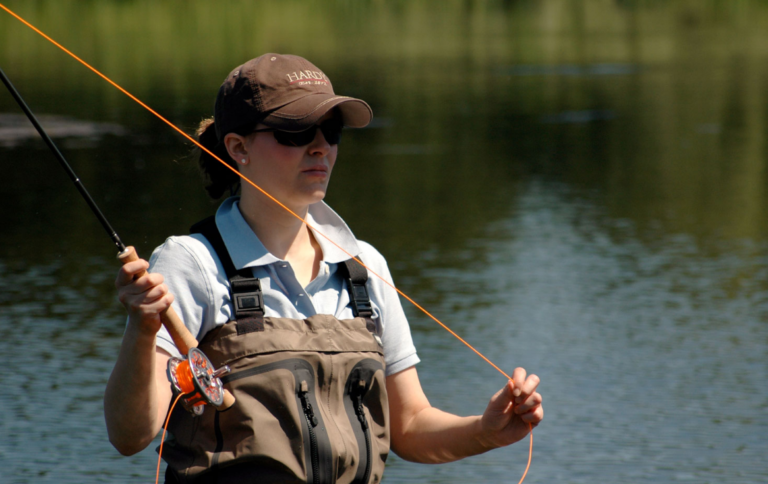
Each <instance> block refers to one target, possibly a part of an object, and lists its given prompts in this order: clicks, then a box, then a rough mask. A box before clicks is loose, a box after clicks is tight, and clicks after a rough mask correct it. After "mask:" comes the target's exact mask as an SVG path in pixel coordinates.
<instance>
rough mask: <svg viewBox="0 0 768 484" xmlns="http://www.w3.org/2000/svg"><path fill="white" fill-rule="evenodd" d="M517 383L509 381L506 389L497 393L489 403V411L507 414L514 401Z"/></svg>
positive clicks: (505, 386)
mask: <svg viewBox="0 0 768 484" xmlns="http://www.w3.org/2000/svg"><path fill="white" fill-rule="evenodd" d="M514 390H515V383H514V382H513V381H512V380H509V381H508V382H507V384H506V385H504V387H503V388H502V389H501V390H499V391H498V392H496V393H495V394H494V395H493V396H492V397H491V401H490V402H489V403H488V411H490V412H494V413H506V412H508V411H509V410H510V407H511V406H512V402H513V401H514V396H513V394H514Z"/></svg>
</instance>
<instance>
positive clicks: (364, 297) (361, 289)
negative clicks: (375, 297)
mask: <svg viewBox="0 0 768 484" xmlns="http://www.w3.org/2000/svg"><path fill="white" fill-rule="evenodd" d="M347 283H348V284H349V287H351V288H352V291H350V292H351V295H352V309H353V310H354V313H355V316H357V317H363V318H370V317H371V316H373V307H372V306H371V298H370V297H369V296H368V288H367V287H366V286H365V283H362V284H360V283H355V282H353V281H352V279H351V278H350V279H347Z"/></svg>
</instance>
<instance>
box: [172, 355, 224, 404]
mask: <svg viewBox="0 0 768 484" xmlns="http://www.w3.org/2000/svg"><path fill="white" fill-rule="evenodd" d="M228 372H229V367H228V366H226V365H224V366H222V367H221V368H219V369H218V370H215V369H214V368H213V363H211V360H209V359H208V357H207V356H205V353H203V352H202V351H200V350H199V349H197V348H190V349H189V354H188V355H187V357H186V358H183V359H182V358H176V357H171V358H170V359H169V360H168V370H167V374H168V380H170V382H171V386H172V387H173V390H174V392H175V393H181V394H183V395H189V396H187V397H186V398H184V399H183V400H182V401H183V402H184V404H185V407H186V408H187V409H188V410H190V411H191V412H192V413H194V414H195V415H202V414H203V410H204V406H205V404H209V405H212V406H214V407H216V408H220V407H222V406H223V405H224V403H225V402H224V400H225V394H226V393H228V392H226V390H224V386H223V385H222V383H221V380H220V379H219V377H220V376H221V375H223V374H225V373H228Z"/></svg>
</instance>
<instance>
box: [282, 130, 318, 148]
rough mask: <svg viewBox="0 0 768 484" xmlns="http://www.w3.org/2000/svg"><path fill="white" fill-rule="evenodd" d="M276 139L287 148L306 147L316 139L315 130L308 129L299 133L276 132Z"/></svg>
mask: <svg viewBox="0 0 768 484" xmlns="http://www.w3.org/2000/svg"><path fill="white" fill-rule="evenodd" d="M275 139H276V140H277V142H278V143H280V144H281V145H285V146H306V145H308V144H309V143H311V142H312V140H313V139H315V130H314V129H308V130H305V131H299V132H298V133H289V132H287V131H275Z"/></svg>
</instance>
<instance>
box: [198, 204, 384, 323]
mask: <svg viewBox="0 0 768 484" xmlns="http://www.w3.org/2000/svg"><path fill="white" fill-rule="evenodd" d="M189 231H190V233H193V234H195V233H198V234H202V235H203V236H204V237H205V238H206V239H208V242H209V243H210V244H211V246H212V247H213V250H215V251H216V254H217V255H218V256H219V260H220V261H221V265H222V266H224V271H225V272H226V274H227V278H228V279H229V287H230V292H231V295H232V301H233V306H234V309H235V320H237V333H238V334H244V333H250V332H252V331H263V330H264V320H263V318H264V298H263V296H262V293H261V283H260V282H259V279H258V278H255V277H252V276H251V270H250V269H243V270H240V271H238V270H237V269H235V265H234V263H233V262H232V258H231V257H230V256H229V252H228V251H227V247H226V246H225V245H224V240H223V239H222V238H221V233H219V229H218V227H216V220H215V217H214V216H210V217H208V218H206V219H205V220H203V221H201V222H198V223H196V224H195V225H193V226H192V228H191V229H190V230H189ZM338 271H339V273H340V274H341V277H343V278H344V280H346V281H347V288H348V290H349V299H350V301H351V302H352V312H353V313H354V315H355V317H356V318H357V317H362V318H367V319H370V318H371V316H373V309H372V307H371V298H370V297H369V295H368V289H367V288H366V285H365V284H366V282H368V270H367V269H366V268H365V267H363V266H362V265H360V264H359V263H358V262H356V261H355V260H354V259H348V260H345V261H344V262H342V263H340V264H339V267H338Z"/></svg>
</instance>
